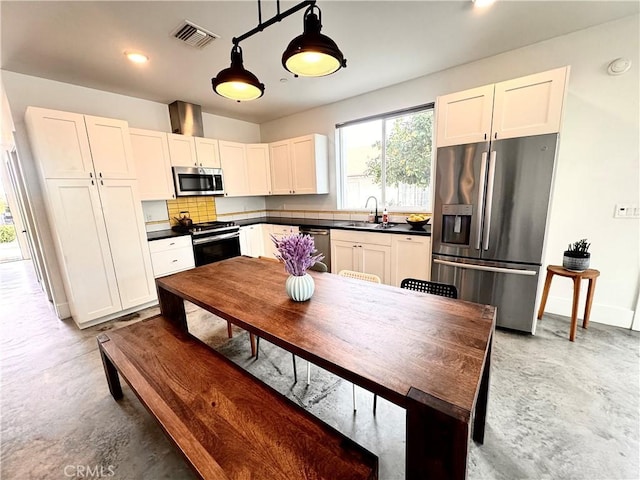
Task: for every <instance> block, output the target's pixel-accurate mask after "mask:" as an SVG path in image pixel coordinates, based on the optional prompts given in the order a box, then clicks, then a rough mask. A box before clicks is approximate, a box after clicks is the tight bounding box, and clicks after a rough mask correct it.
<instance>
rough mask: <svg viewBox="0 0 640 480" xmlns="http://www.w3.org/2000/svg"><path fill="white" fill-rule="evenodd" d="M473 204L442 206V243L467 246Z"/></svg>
mask: <svg viewBox="0 0 640 480" xmlns="http://www.w3.org/2000/svg"><path fill="white" fill-rule="evenodd" d="M472 214H473V205H465V204H463V205H451V204H450V205H443V206H442V243H449V244H452V245H464V246H467V247H468V246H469V239H470V237H471V216H472Z"/></svg>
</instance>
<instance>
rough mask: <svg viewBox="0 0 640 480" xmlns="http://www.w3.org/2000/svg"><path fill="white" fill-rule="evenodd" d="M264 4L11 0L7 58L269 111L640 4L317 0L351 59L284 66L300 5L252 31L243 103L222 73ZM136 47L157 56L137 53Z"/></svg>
mask: <svg viewBox="0 0 640 480" xmlns="http://www.w3.org/2000/svg"><path fill="white" fill-rule="evenodd" d="M294 4H295V2H293V3H290V2H286V3H285V2H283V3H282V4H281V7H280V9H281V11H285V10H286V9H287V8H289V7H291V6H293V5H294ZM257 5H258V3H257V1H231V2H217V1H214V2H205V1H197V2H186V1H161V2H155V1H141V2H111V1H103V2H89V1H72V2H58V1H45V2H34V1H17V2H12V1H5V0H3V1H2V2H1V3H0V13H1V17H2V25H1V28H2V30H1V34H2V38H1V39H2V48H1V59H2V69H4V70H10V71H14V72H19V73H24V74H28V75H34V76H38V77H45V78H50V79H53V80H58V81H61V82H67V83H72V84H76V85H82V86H86V87H91V88H96V89H100V90H106V91H110V92H116V93H121V94H125V95H131V96H134V97H139V98H144V99H148V100H153V101H156V102H161V103H167V104H168V103H171V102H172V101H174V100H183V101H187V102H192V103H196V104H199V105H202V110H203V111H204V112H209V113H213V114H218V115H223V116H228V117H232V118H237V119H242V120H247V121H252V122H256V123H262V122H265V121H269V120H272V119H276V118H279V117H283V116H287V115H290V114H293V113H295V112H300V111H303V110H307V109H309V108H313V107H316V106H319V105H324V104H328V103H332V102H336V101H339V100H342V99H345V98H349V97H353V96H355V95H359V94H362V93H365V92H369V91H373V90H377V89H379V88H382V87H386V86H388V85H393V84H396V83H400V82H402V81H405V80H409V79H412V78H416V77H419V76H422V75H426V74H429V73H433V72H436V71H439V70H443V69H446V68H449V67H452V66H455V65H460V64H463V63H467V62H471V61H474V60H478V59H480V58H484V57H488V56H491V55H495V54H498V53H501V52H505V51H508V50H512V49H514V48H518V47H522V46H524V45H529V44H532V43H536V42H539V41H541V40H544V39H548V38H552V37H555V36H558V35H563V34H566V33H568V32H572V31H576V30H580V29H583V28H587V27H590V26H593V25H596V24H600V23H604V22H607V21H610V20H614V19H617V18H620V17H623V16H627V15H632V14H636V13H638V12H639V11H640V7H639V5H640V3H639V2H637V1H621V2H614V1H584V2H583V1H567V2H556V1H537V2H528V1H508V2H507V1H498V2H497V3H495V4H494V5H492V6H491V7H489V8H486V9H483V10H480V9H477V8H474V7H473V6H472V3H471V2H470V1H466V0H465V1H443V2H436V1H410V2H402V1H337V0H318V6H319V7H320V9H321V10H322V23H323V30H322V32H323V33H324V34H326V35H328V36H330V37H331V38H332V39H333V40H335V41H336V42H337V44H338V45H339V47H340V49H341V50H342V51H343V53H344V55H345V57H346V58H347V68H346V69H344V70H340V71H338V72H337V73H335V74H334V75H331V76H329V77H324V78H297V79H296V78H293V76H292V75H291V74H289V73H288V72H286V71H285V70H284V68H282V65H281V55H282V52H283V50H284V49H285V47H286V46H287V44H288V42H289V41H290V40H291V39H292V38H293V37H295V36H296V35H299V34H300V33H302V16H303V13H302V11H301V12H297V13H295V14H293V15H292V16H290V17H289V18H287V19H285V20H283V21H282V22H280V23H277V24H275V25H273V26H271V27H269V28H267V29H266V30H264V31H263V32H261V33H258V34H256V35H254V36H253V37H251V38H249V39H247V40H245V41H243V42H242V43H241V46H242V48H243V51H244V64H245V68H247V69H248V70H250V71H252V72H253V73H254V74H256V75H257V76H258V78H259V79H260V80H261V81H262V82H263V83H264V84H265V85H266V90H265V94H264V96H263V97H262V98H260V99H259V100H255V101H252V102H243V103H236V102H233V101H231V100H227V99H224V98H222V97H219V96H217V95H216V94H214V93H213V91H212V89H211V77H214V76H216V75H217V73H218V72H219V71H220V70H221V69H223V68H226V67H228V66H229V63H230V61H229V54H230V51H231V39H232V38H233V37H234V36H239V35H241V34H243V33H244V32H246V31H248V30H250V29H252V28H253V27H255V26H256V25H257V23H258V14H257V11H258V7H257ZM275 13H276V3H275V1H267V0H264V1H262V19H263V21H266V20H267V19H268V18H270V17H272V16H273V15H274V14H275ZM184 19H189V20H191V21H192V22H194V23H196V24H197V25H199V26H201V27H203V28H205V29H207V30H210V31H212V32H214V33H216V34H218V35H220V37H221V38H220V39H218V40H216V41H215V42H213V43H211V44H209V45H208V46H207V47H205V48H204V49H202V50H199V49H194V48H193V47H189V46H188V45H186V44H183V43H181V42H179V41H178V40H176V39H174V38H172V37H171V36H170V34H171V33H172V31H173V30H174V29H175V28H176V27H177V26H178V24H179V23H180V22H181V21H182V20H184ZM125 50H139V51H142V52H144V53H146V54H147V55H148V56H149V57H150V58H151V60H150V62H149V63H148V64H146V65H143V66H138V65H134V64H132V63H131V62H129V61H128V60H126V59H125V57H124V55H123V52H124V51H125ZM281 79H286V81H281Z"/></svg>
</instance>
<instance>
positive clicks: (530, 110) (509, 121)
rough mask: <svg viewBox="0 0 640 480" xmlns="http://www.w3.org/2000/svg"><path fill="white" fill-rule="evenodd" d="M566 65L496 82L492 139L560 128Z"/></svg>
mask: <svg viewBox="0 0 640 480" xmlns="http://www.w3.org/2000/svg"><path fill="white" fill-rule="evenodd" d="M568 69H569V67H563V68H557V69H555V70H550V71H548V72H543V73H538V74H536V75H529V76H527V77H522V78H517V79H515V80H509V81H507V82H501V83H497V84H496V90H495V100H494V102H493V123H492V124H493V135H492V138H493V139H498V140H500V139H504V138H515V137H527V136H531V135H542V134H545V133H554V132H559V131H560V121H561V119H562V103H563V100H564V91H565V84H566V81H567V74H568Z"/></svg>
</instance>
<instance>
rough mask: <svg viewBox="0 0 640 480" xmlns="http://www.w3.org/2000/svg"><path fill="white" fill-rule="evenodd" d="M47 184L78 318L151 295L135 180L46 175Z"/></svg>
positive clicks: (113, 309) (72, 306)
mask: <svg viewBox="0 0 640 480" xmlns="http://www.w3.org/2000/svg"><path fill="white" fill-rule="evenodd" d="M46 188H47V193H48V198H49V211H50V216H51V217H52V219H53V222H52V223H53V225H54V232H55V235H56V240H57V241H56V249H57V251H58V255H59V257H60V259H62V262H61V267H62V268H63V270H65V273H66V275H64V278H65V286H66V288H67V295H68V296H69V297H70V298H69V299H68V300H69V306H70V309H71V312H72V315H73V317H74V320H75V321H76V323H78V324H79V325H82V324H86V323H87V322H90V321H92V320H95V319H98V318H101V317H105V316H107V315H110V314H113V313H116V312H119V311H122V310H126V309H128V308H132V307H135V306H138V305H142V304H145V303H147V302H151V301H153V300H155V299H156V291H155V286H154V283H153V275H152V270H151V259H150V257H149V249H148V246H147V241H146V232H145V231H144V222H143V220H142V206H141V203H140V199H139V198H138V196H137V191H136V188H137V184H136V181H135V180H117V179H113V180H95V181H94V180H85V179H48V180H46Z"/></svg>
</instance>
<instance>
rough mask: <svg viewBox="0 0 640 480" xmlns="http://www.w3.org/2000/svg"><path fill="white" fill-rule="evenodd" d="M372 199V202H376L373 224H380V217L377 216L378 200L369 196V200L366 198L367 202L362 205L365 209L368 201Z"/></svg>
mask: <svg viewBox="0 0 640 480" xmlns="http://www.w3.org/2000/svg"><path fill="white" fill-rule="evenodd" d="M372 198H373V201H374V202H376V213H375V217H373V222H374V223H380V222H378V219H379V218H380V215H378V199H377V198H376V197H374V196H373V195H371V196H370V197H369V198H367V202H366V203H365V204H364V208H367V205H369V200H371V199H372Z"/></svg>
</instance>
